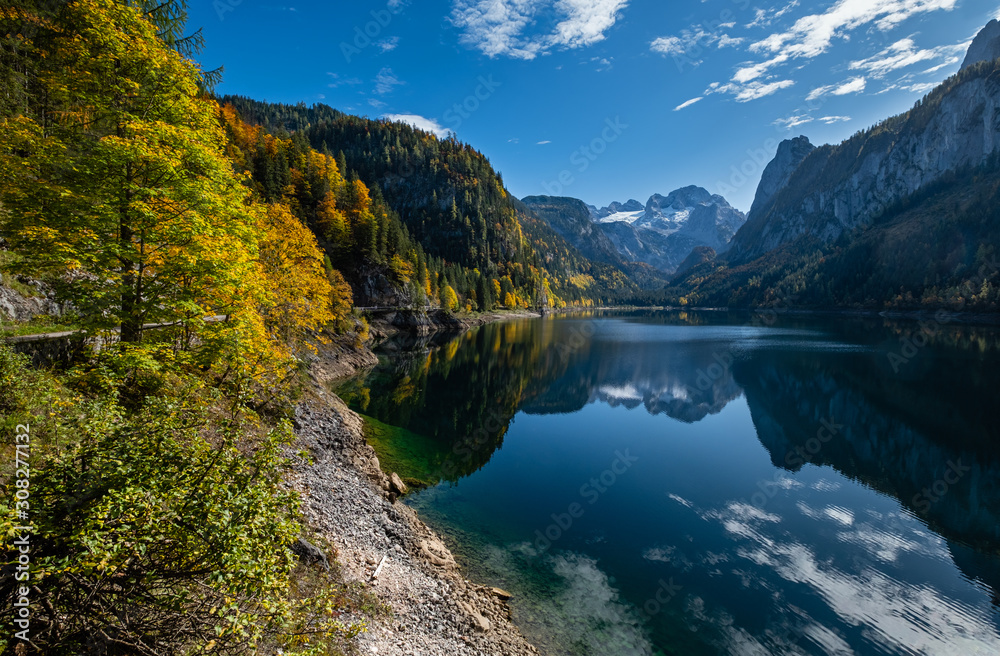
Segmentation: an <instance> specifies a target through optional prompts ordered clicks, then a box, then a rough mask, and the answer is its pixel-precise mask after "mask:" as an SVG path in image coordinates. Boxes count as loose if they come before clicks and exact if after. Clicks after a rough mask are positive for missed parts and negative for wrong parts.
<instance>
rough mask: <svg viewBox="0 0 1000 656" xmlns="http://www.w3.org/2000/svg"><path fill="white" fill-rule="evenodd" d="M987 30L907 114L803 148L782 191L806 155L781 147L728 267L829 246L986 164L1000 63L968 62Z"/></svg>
mask: <svg viewBox="0 0 1000 656" xmlns="http://www.w3.org/2000/svg"><path fill="white" fill-rule="evenodd" d="M991 25H992V24H991ZM995 31H1000V25H997V26H995V27H991V26H987V28H986V29H985V30H984V34H985V36H984V35H983V34H981V35H980V37H979V38H977V39H976V43H974V44H973V48H971V49H970V51H969V57H968V58H967V61H966V68H965V69H964V70H963V71H961V72H960V73H959V74H957V75H956V76H954V77H952V78H950V79H949V80H947V81H945V82H944V83H943V84H942V85H941V86H939V87H938V88H937V89H935V90H934V91H933V92H931V93H930V94H929V95H928V96H927V98H925V99H924V100H923V101H922V102H920V103H918V104H917V105H916V106H915V107H914V108H913V109H912V110H911V111H910V112H908V113H906V114H903V115H900V116H896V117H893V118H891V119H888V120H886V121H884V122H883V123H881V124H879V125H877V126H875V127H874V128H872V129H871V130H868V131H867V132H865V133H861V134H859V135H856V136H854V137H852V138H851V139H850V140H848V141H845V142H844V143H842V144H840V145H839V146H823V147H822V148H818V149H815V150H811V151H810V152H808V153H807V154H806V155H805V156H804V157H802V159H801V163H800V164H799V165H798V166H797V167H795V168H794V171H793V172H791V173H790V174H789V175H788V179H787V182H786V183H785V184H781V181H782V180H783V179H784V178H785V173H786V172H787V171H788V170H789V169H790V168H791V163H792V162H794V160H795V159H796V158H797V157H798V156H800V155H801V154H802V153H803V152H804V151H805V150H807V149H808V146H807V145H806V143H804V142H798V143H795V142H793V143H790V144H789V143H787V142H786V144H784V148H783V149H781V150H780V151H779V156H780V159H779V158H775V161H774V162H772V165H769V166H768V169H769V170H770V174H768V175H765V178H764V179H763V180H762V183H761V188H760V189H759V190H758V198H759V202H758V201H755V203H754V208H753V209H752V211H751V215H750V219H749V221H748V222H747V224H746V225H745V226H744V227H743V228H742V229H741V230H740V231H739V234H737V235H736V237H735V238H734V239H733V242H732V247H731V250H730V253H729V259H730V261H731V262H734V263H742V262H747V261H750V260H753V259H755V258H757V257H759V256H761V255H763V254H765V253H767V252H768V251H771V250H773V249H775V248H778V247H780V246H783V245H785V244H788V243H790V242H793V241H795V240H796V239H798V238H800V237H803V236H810V237H813V238H816V239H818V240H820V241H821V242H831V241H833V240H836V239H837V238H838V237H839V236H840V235H841V234H843V233H844V232H850V231H852V230H854V229H855V228H858V227H861V226H867V225H870V224H871V223H873V222H874V221H876V220H878V219H879V218H881V217H882V216H884V214H885V212H886V211H887V210H889V209H891V208H892V207H893V206H894V205H896V204H898V203H899V202H900V201H902V200H904V199H906V198H908V197H910V196H912V195H914V194H916V193H918V192H920V191H922V190H925V189H927V188H928V187H929V186H930V185H932V184H934V183H936V182H939V181H941V180H942V179H943V178H945V177H946V176H948V175H950V174H953V173H954V172H956V171H961V170H966V169H970V168H972V167H978V166H981V165H983V164H987V163H990V162H991V161H994V158H995V157H996V156H997V155H998V150H1000V81H998V80H997V73H998V72H1000V65H998V62H997V61H992V63H986V64H981V65H978V66H975V65H974V64H979V63H980V61H981V60H979V59H978V58H979V57H990V56H991V55H992V54H993V52H994V51H993V47H994V46H995V45H996V44H997V43H998V41H997V40H996V39H995V38H991V36H990V35H991V34H993V33H994V32H995Z"/></svg>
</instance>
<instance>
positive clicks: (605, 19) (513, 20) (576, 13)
mask: <svg viewBox="0 0 1000 656" xmlns="http://www.w3.org/2000/svg"><path fill="white" fill-rule="evenodd" d="M627 6H628V0H455V1H454V3H453V6H452V13H451V22H452V24H453V25H455V26H456V27H458V28H459V29H461V30H463V34H462V37H461V41H462V43H464V44H465V45H468V46H470V47H473V48H475V49H477V50H479V51H480V52H482V53H483V54H484V55H486V56H487V57H511V58H514V59H526V60H530V59H535V58H536V57H538V56H539V55H543V54H545V53H547V52H550V51H551V50H553V49H556V48H570V49H572V48H583V47H586V46H590V45H593V44H595V43H598V42H600V41H603V40H604V38H605V35H606V33H607V31H608V30H610V29H611V28H612V27H613V26H614V25H615V23H616V22H617V20H618V18H619V12H621V11H622V10H623V9H625V7H627ZM545 20H548V22H549V23H551V22H552V21H553V20H554V21H555V23H554V24H552V25H551V26H550V27H549V28H548V30H547V31H545V32H542V33H534V34H532V33H530V28H533V27H534V26H535V25H536V24H537V23H538V22H540V21H545Z"/></svg>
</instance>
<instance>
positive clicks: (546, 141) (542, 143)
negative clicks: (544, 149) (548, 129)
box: [536, 139, 552, 146]
mask: <svg viewBox="0 0 1000 656" xmlns="http://www.w3.org/2000/svg"><path fill="white" fill-rule="evenodd" d="M550 143H552V142H551V141H549V140H547V139H546V140H545V141H539V142H538V143H537V144H536V145H538V146H544V145H545V144H550Z"/></svg>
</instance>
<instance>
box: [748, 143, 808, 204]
mask: <svg viewBox="0 0 1000 656" xmlns="http://www.w3.org/2000/svg"><path fill="white" fill-rule="evenodd" d="M814 150H816V146H814V145H812V143H811V142H810V141H809V139H808V138H807V137H804V136H800V137H796V138H795V139H786V140H785V141H782V142H781V144H779V145H778V152H777V153H776V154H775V156H774V159H773V160H771V163H770V164H768V165H767V167H766V168H765V169H764V174H763V175H762V176H761V178H760V185H758V187H757V195H756V196H755V197H754V199H753V205H752V206H751V207H750V213H749V214H748V215H747V220H749V219H751V218H752V217H754V216H756V215H759V214H762V213H764V212H765V211H766V210H767V208H768V207H770V204H771V200H772V199H773V198H774V195H775V194H777V193H778V192H779V191H781V190H782V189H784V188H785V187H786V186H787V185H788V181H789V180H790V179H791V177H792V174H793V173H795V170H796V169H797V168H799V165H800V164H801V163H802V160H804V159H805V158H806V157H808V156H809V153H811V152H812V151H814Z"/></svg>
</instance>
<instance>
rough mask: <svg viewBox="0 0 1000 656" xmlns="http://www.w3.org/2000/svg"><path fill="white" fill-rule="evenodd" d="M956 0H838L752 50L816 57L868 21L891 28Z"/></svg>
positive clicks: (756, 45) (796, 56)
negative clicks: (838, 39) (835, 41)
mask: <svg viewBox="0 0 1000 656" xmlns="http://www.w3.org/2000/svg"><path fill="white" fill-rule="evenodd" d="M956 1H957V0H839V1H838V2H837V3H836V4H834V5H833V6H832V7H830V8H829V9H827V10H826V12H824V13H822V14H812V15H809V16H804V17H802V18H800V19H799V20H797V21H796V22H795V24H794V25H792V27H791V28H789V29H788V30H786V31H784V32H776V33H774V34H772V35H770V36H768V37H767V38H766V39H763V40H761V41H758V42H756V43H754V44H753V45H751V46H750V50H751V51H753V52H781V53H784V54H786V55H788V56H789V57H791V58H793V59H797V58H800V57H816V56H818V55H821V54H823V53H824V52H826V51H827V50H829V48H830V45H831V44H832V42H833V40H834V39H835V38H847V37H848V33H849V32H851V31H853V30H855V29H857V28H859V27H862V26H864V25H868V24H874V26H875V27H876V28H878V29H879V30H882V31H885V30H889V29H891V28H893V27H895V26H896V25H899V24H900V23H902V22H903V21H904V20H906V19H908V18H910V17H911V16H914V15H917V14H921V13H928V12H932V11H939V10H946V11H950V10H951V9H954V7H955V3H956Z"/></svg>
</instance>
